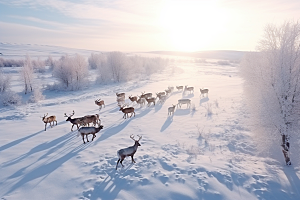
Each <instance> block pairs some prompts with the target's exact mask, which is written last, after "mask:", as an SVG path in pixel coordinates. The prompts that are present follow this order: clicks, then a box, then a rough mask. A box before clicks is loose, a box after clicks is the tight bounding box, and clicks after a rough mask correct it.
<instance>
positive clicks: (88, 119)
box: [82, 114, 101, 126]
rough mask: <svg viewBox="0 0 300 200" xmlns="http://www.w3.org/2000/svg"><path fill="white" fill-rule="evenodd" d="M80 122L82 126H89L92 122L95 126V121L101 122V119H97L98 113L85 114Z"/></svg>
mask: <svg viewBox="0 0 300 200" xmlns="http://www.w3.org/2000/svg"><path fill="white" fill-rule="evenodd" d="M82 122H83V125H84V126H86V125H87V126H90V123H93V125H94V126H96V124H97V123H100V124H101V120H100V119H99V115H98V114H95V115H86V116H84V117H83V118H82Z"/></svg>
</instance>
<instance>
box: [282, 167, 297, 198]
mask: <svg viewBox="0 0 300 200" xmlns="http://www.w3.org/2000/svg"><path fill="white" fill-rule="evenodd" d="M295 171H296V169H295V168H294V167H293V166H289V167H284V169H283V172H284V174H285V175H286V177H287V179H288V180H289V182H290V184H291V186H292V188H293V192H294V194H297V196H294V199H299V197H300V187H299V186H300V180H299V177H298V176H297V174H296V173H295ZM289 198H291V199H292V197H289Z"/></svg>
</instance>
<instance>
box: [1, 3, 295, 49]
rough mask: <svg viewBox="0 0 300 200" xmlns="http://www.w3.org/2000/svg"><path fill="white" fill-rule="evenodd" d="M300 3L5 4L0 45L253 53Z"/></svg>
mask: <svg viewBox="0 0 300 200" xmlns="http://www.w3.org/2000/svg"><path fill="white" fill-rule="evenodd" d="M299 19H300V0H0V42H4V43H18V44H40V45H54V46H63V47H72V48H80V49H89V50H99V51H127V52H128V51H202V50H241V51H253V50H255V47H256V46H257V43H258V41H259V40H260V39H261V37H262V35H263V30H264V27H265V26H266V24H268V23H272V24H278V25H280V24H282V23H283V22H284V21H290V20H299Z"/></svg>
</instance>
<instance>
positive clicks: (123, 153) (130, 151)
mask: <svg viewBox="0 0 300 200" xmlns="http://www.w3.org/2000/svg"><path fill="white" fill-rule="evenodd" d="M138 137H139V139H138V140H135V139H134V136H133V135H131V136H130V138H131V139H133V141H134V145H133V146H130V147H127V148H125V149H120V150H118V151H117V155H118V157H119V159H118V162H117V165H116V170H117V168H118V164H119V162H120V163H121V165H122V167H124V165H123V164H122V162H123V160H124V159H125V158H126V157H127V156H131V160H132V163H135V161H134V159H133V156H134V154H135V152H136V151H137V148H138V146H141V144H140V143H139V141H140V139H142V136H139V135H138Z"/></svg>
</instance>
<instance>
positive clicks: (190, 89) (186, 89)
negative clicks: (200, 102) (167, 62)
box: [183, 85, 194, 93]
mask: <svg viewBox="0 0 300 200" xmlns="http://www.w3.org/2000/svg"><path fill="white" fill-rule="evenodd" d="M186 91H189V92H190V93H192V91H193V93H194V87H188V86H187V85H186V86H185V87H184V91H183V92H186Z"/></svg>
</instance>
